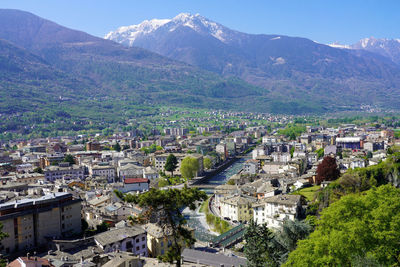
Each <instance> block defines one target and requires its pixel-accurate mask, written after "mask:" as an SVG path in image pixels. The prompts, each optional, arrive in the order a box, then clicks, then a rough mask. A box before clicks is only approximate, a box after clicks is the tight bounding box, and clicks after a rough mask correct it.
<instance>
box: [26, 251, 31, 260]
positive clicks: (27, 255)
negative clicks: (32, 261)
mask: <svg viewBox="0 0 400 267" xmlns="http://www.w3.org/2000/svg"><path fill="white" fill-rule="evenodd" d="M29 256H30V254H29V252H28V253H26V257H27V258H28V260H29Z"/></svg>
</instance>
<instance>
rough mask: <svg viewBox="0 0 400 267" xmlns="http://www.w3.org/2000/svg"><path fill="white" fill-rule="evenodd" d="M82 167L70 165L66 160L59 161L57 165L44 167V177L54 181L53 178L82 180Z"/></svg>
mask: <svg viewBox="0 0 400 267" xmlns="http://www.w3.org/2000/svg"><path fill="white" fill-rule="evenodd" d="M84 172H85V170H84V168H83V167H80V166H78V165H75V164H74V165H72V166H70V165H69V163H68V162H63V163H60V164H59V165H58V166H48V167H46V169H44V177H45V179H46V180H47V181H50V182H54V181H55V180H60V179H65V180H75V179H80V180H83V178H84V177H85V176H84Z"/></svg>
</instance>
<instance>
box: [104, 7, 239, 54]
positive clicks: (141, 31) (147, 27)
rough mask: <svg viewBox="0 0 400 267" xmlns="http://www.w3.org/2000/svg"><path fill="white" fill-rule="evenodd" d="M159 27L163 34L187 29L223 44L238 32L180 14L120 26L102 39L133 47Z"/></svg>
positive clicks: (195, 16)
mask: <svg viewBox="0 0 400 267" xmlns="http://www.w3.org/2000/svg"><path fill="white" fill-rule="evenodd" d="M160 27H162V28H163V31H165V32H173V31H176V30H178V28H179V27H187V28H190V29H191V30H193V31H195V32H197V33H199V34H207V35H211V36H213V37H215V38H216V39H218V40H220V41H221V42H224V43H228V42H229V41H232V40H231V39H232V38H233V37H234V35H235V34H238V32H235V31H232V30H230V29H228V28H226V27H224V26H222V25H221V24H218V23H216V22H213V21H211V20H209V19H206V18H205V17H203V16H200V14H195V15H192V14H189V13H181V14H179V15H177V16H176V17H174V18H173V19H152V20H145V21H143V22H142V23H140V24H137V25H131V26H122V27H120V28H118V29H117V30H116V31H112V32H109V33H108V34H107V35H106V36H105V37H104V38H105V39H109V40H113V41H116V42H118V43H121V44H124V45H127V46H134V45H135V42H137V41H139V42H140V38H144V37H146V36H150V35H152V34H153V33H155V32H156V31H157V30H158V29H159V28H160Z"/></svg>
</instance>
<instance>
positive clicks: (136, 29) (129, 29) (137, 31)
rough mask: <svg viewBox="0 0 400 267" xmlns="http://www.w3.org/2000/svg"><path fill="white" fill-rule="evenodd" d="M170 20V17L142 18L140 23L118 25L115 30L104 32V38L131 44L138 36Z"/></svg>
mask: <svg viewBox="0 0 400 267" xmlns="http://www.w3.org/2000/svg"><path fill="white" fill-rule="evenodd" d="M170 21H171V20H170V19H152V20H144V21H143V22H142V23H140V24H136V25H130V26H122V27H119V28H118V29H117V30H116V31H111V32H109V33H108V34H106V36H104V38H105V39H110V40H113V41H116V42H119V43H126V44H128V45H129V46H131V45H132V44H133V42H134V41H135V39H136V38H137V37H138V36H140V35H143V34H148V33H151V32H153V31H155V30H157V29H158V28H159V27H161V26H163V25H164V24H167V23H168V22H170Z"/></svg>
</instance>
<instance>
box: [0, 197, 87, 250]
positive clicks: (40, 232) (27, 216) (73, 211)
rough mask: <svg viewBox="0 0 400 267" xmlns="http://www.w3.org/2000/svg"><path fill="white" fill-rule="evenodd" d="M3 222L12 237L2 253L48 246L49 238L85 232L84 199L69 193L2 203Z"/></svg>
mask: <svg viewBox="0 0 400 267" xmlns="http://www.w3.org/2000/svg"><path fill="white" fill-rule="evenodd" d="M0 222H1V223H2V224H3V232H5V233H7V234H8V237H6V238H4V239H3V240H2V241H1V247H0V253H2V254H9V253H13V252H15V251H19V250H30V249H33V248H35V247H39V246H45V245H46V244H47V242H48V239H49V238H50V239H54V238H65V237H68V236H71V235H74V234H76V233H80V231H81V200H80V199H74V198H73V197H72V194H69V193H64V192H63V193H53V194H48V195H45V196H43V197H40V198H26V199H23V200H15V201H12V202H7V203H4V204H0Z"/></svg>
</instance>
